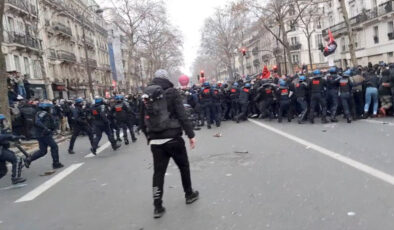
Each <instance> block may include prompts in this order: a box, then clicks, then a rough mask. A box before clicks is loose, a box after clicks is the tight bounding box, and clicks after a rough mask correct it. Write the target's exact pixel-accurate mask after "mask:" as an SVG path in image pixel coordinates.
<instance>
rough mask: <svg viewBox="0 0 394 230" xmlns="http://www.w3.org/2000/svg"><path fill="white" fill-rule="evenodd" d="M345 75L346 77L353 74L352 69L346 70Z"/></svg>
mask: <svg viewBox="0 0 394 230" xmlns="http://www.w3.org/2000/svg"><path fill="white" fill-rule="evenodd" d="M343 76H344V77H351V76H352V71H351V70H350V69H348V70H346V71H345V72H343Z"/></svg>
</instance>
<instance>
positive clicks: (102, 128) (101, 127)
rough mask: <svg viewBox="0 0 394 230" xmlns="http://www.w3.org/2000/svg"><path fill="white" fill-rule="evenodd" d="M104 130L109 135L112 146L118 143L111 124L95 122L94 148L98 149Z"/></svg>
mask: <svg viewBox="0 0 394 230" xmlns="http://www.w3.org/2000/svg"><path fill="white" fill-rule="evenodd" d="M103 132H104V133H105V134H106V135H107V137H108V140H109V142H111V144H112V146H114V145H115V144H116V141H115V139H114V135H113V132H112V130H111V129H110V127H109V125H105V124H95V125H94V134H95V137H94V141H93V149H97V146H98V144H99V143H100V140H101V137H102V136H103Z"/></svg>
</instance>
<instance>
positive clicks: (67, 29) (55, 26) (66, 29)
mask: <svg viewBox="0 0 394 230" xmlns="http://www.w3.org/2000/svg"><path fill="white" fill-rule="evenodd" d="M53 29H54V30H55V31H59V32H60V33H62V34H64V35H67V36H70V37H71V36H72V35H73V34H72V32H71V28H70V27H68V26H66V25H64V24H63V23H60V22H56V23H54V24H53Z"/></svg>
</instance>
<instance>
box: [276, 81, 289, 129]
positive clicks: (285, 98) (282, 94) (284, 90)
mask: <svg viewBox="0 0 394 230" xmlns="http://www.w3.org/2000/svg"><path fill="white" fill-rule="evenodd" d="M276 95H277V96H276V97H277V98H278V100H279V110H278V122H279V123H282V117H283V113H284V112H287V121H288V122H291V118H292V117H291V116H292V114H291V111H290V89H289V87H288V86H287V83H286V81H285V80H283V79H279V87H278V88H277V90H276Z"/></svg>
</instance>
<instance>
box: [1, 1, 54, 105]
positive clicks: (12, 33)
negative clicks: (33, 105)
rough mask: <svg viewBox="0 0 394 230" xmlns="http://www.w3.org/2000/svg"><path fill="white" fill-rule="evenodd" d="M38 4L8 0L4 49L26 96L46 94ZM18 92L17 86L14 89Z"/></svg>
mask: <svg viewBox="0 0 394 230" xmlns="http://www.w3.org/2000/svg"><path fill="white" fill-rule="evenodd" d="M38 17H39V15H38V5H37V2H36V1H35V0H5V10H4V16H3V28H4V30H3V37H4V41H3V43H2V46H1V48H2V51H3V53H4V54H5V60H6V70H7V72H8V73H9V75H10V78H12V79H14V80H16V81H19V82H20V83H19V84H21V85H24V89H25V92H26V93H25V94H26V95H23V96H27V97H38V98H45V97H47V90H46V88H48V84H49V83H48V81H46V76H45V71H42V69H43V65H44V64H43V46H42V40H41V39H40V37H39V28H38V24H39V18H38ZM12 90H14V91H16V92H15V93H16V94H23V93H22V92H18V91H19V90H18V89H17V88H15V89H12Z"/></svg>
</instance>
